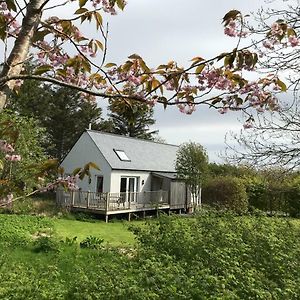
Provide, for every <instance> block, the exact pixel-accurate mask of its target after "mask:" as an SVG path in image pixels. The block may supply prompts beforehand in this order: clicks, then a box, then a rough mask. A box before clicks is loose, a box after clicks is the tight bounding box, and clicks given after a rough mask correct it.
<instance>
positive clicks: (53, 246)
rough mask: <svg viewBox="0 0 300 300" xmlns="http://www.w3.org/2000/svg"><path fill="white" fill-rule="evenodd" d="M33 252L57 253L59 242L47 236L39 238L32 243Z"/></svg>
mask: <svg viewBox="0 0 300 300" xmlns="http://www.w3.org/2000/svg"><path fill="white" fill-rule="evenodd" d="M33 251H34V252H37V253H39V252H46V253H47V252H58V251H59V242H58V241H56V240H55V239H53V238H51V237H48V236H40V237H38V238H37V239H36V240H35V241H34V242H33Z"/></svg>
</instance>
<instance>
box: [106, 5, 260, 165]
mask: <svg viewBox="0 0 300 300" xmlns="http://www.w3.org/2000/svg"><path fill="white" fill-rule="evenodd" d="M262 5H264V1H263V0H251V1H241V0H226V1H221V0H210V1H202V0H185V1H182V0H128V5H127V6H126V8H125V11H124V12H122V13H119V14H118V16H116V17H110V18H109V45H108V47H109V48H108V53H109V55H108V61H113V62H117V63H121V62H124V61H125V60H126V58H127V56H128V55H130V54H132V53H137V54H139V55H141V56H142V57H143V58H144V59H145V60H146V62H147V63H148V64H149V65H150V66H155V65H159V64H161V63H165V62H168V61H170V60H175V61H177V62H179V64H181V65H187V64H188V63H189V60H190V59H191V58H193V57H195V56H202V57H204V58H209V57H213V56H215V55H217V54H219V53H221V52H224V51H228V50H232V49H233V48H234V47H235V45H236V40H235V39H232V38H229V37H226V36H225V35H224V34H223V27H222V24H221V21H222V18H223V16H224V15H225V13H226V12H228V11H229V10H231V9H238V10H240V11H242V12H243V13H245V14H247V13H250V12H254V11H256V10H257V9H259V8H260V7H261V6H262ZM155 119H156V125H155V128H156V129H158V130H159V135H160V136H161V137H162V138H163V139H165V140H166V142H168V143H172V144H181V143H183V142H188V141H194V142H199V143H201V144H202V145H203V146H204V147H205V148H206V149H207V151H208V153H209V157H210V160H211V161H220V159H219V158H218V153H219V152H221V151H223V150H224V136H225V134H226V133H227V132H229V131H235V132H237V131H240V130H241V129H242V123H241V120H242V116H241V115H239V114H237V113H229V114H226V115H220V114H219V113H218V112H217V111H215V110H213V109H208V108H207V107H204V106H199V107H198V108H197V110H196V112H194V113H193V115H190V116H187V115H184V114H182V113H180V112H179V111H178V109H176V108H174V107H172V108H171V107H169V108H167V110H166V111H164V109H163V108H162V107H159V106H157V107H156V108H155ZM238 119H239V120H238Z"/></svg>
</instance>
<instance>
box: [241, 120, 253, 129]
mask: <svg viewBox="0 0 300 300" xmlns="http://www.w3.org/2000/svg"><path fill="white" fill-rule="evenodd" d="M243 127H244V129H250V128H253V124H252V123H251V122H250V121H247V122H246V123H245V124H244V125H243Z"/></svg>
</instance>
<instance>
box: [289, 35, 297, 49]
mask: <svg viewBox="0 0 300 300" xmlns="http://www.w3.org/2000/svg"><path fill="white" fill-rule="evenodd" d="M289 43H290V44H291V46H292V47H296V46H298V45H299V39H298V38H297V37H296V36H294V35H291V36H289Z"/></svg>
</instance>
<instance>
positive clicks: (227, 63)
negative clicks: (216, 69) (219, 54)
mask: <svg viewBox="0 0 300 300" xmlns="http://www.w3.org/2000/svg"><path fill="white" fill-rule="evenodd" d="M234 60H235V55H233V54H231V55H227V56H225V59H224V66H225V67H226V66H229V67H230V68H232V66H233V62H234Z"/></svg>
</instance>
